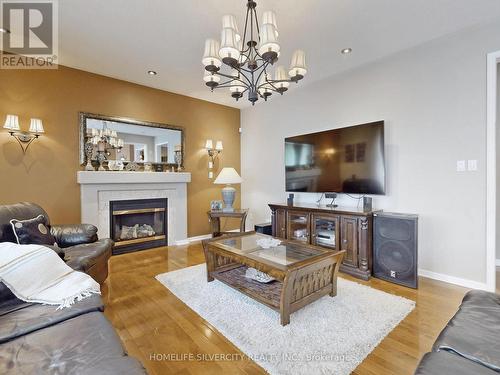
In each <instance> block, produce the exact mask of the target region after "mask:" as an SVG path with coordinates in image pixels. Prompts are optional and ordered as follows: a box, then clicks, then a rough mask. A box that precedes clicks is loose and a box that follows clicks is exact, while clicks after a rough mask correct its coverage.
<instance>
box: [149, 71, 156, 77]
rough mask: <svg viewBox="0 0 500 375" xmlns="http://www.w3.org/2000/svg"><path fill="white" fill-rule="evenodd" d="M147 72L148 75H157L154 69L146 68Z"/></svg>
mask: <svg viewBox="0 0 500 375" xmlns="http://www.w3.org/2000/svg"><path fill="white" fill-rule="evenodd" d="M148 74H149V75H150V76H155V75H157V74H158V73H156V72H155V71H154V70H148Z"/></svg>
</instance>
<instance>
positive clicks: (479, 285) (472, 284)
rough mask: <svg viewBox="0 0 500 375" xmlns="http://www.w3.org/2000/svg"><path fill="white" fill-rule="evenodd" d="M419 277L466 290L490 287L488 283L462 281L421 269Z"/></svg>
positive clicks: (458, 278)
mask: <svg viewBox="0 0 500 375" xmlns="http://www.w3.org/2000/svg"><path fill="white" fill-rule="evenodd" d="M418 275H419V276H423V277H427V278H429V279H434V280H439V281H443V282H445V283H449V284H455V285H459V286H463V287H465V288H470V289H481V290H489V288H488V285H487V284H486V283H480V282H478V281H474V280H469V279H462V278H460V277H455V276H450V275H445V274H442V273H437V272H432V271H427V270H423V269H419V270H418Z"/></svg>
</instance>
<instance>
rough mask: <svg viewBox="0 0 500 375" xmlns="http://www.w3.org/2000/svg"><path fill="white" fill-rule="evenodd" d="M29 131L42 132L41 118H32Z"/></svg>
mask: <svg viewBox="0 0 500 375" xmlns="http://www.w3.org/2000/svg"><path fill="white" fill-rule="evenodd" d="M30 132H31V133H44V132H45V131H44V130H43V124H42V120H40V119H39V118H32V119H31V121H30Z"/></svg>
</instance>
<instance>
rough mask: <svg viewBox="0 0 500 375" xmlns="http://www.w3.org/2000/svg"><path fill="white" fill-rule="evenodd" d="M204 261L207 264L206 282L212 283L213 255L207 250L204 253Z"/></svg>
mask: <svg viewBox="0 0 500 375" xmlns="http://www.w3.org/2000/svg"><path fill="white" fill-rule="evenodd" d="M205 260H206V262H207V282H210V281H214V278H213V277H212V272H213V271H215V255H214V253H212V252H211V251H209V250H206V251H205Z"/></svg>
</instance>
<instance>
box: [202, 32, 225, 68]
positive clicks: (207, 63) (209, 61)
mask: <svg viewBox="0 0 500 375" xmlns="http://www.w3.org/2000/svg"><path fill="white" fill-rule="evenodd" d="M219 50H220V44H219V41H217V40H215V39H207V40H206V41H205V52H204V53H203V58H202V60H201V62H202V64H203V66H204V67H205V69H207V70H209V71H215V70H218V69H219V68H220V67H221V65H222V61H221V60H220V58H219Z"/></svg>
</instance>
